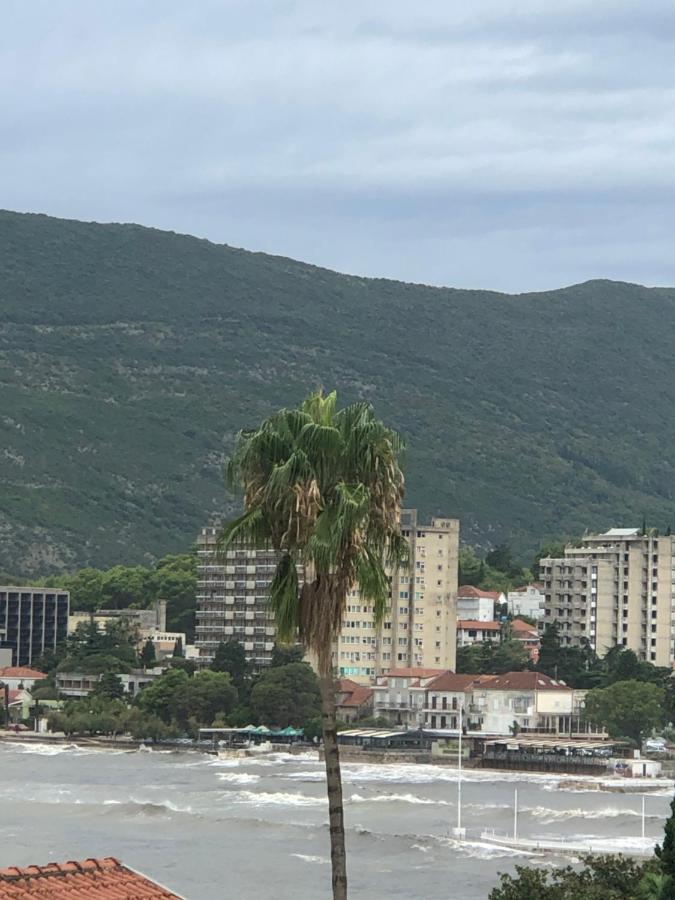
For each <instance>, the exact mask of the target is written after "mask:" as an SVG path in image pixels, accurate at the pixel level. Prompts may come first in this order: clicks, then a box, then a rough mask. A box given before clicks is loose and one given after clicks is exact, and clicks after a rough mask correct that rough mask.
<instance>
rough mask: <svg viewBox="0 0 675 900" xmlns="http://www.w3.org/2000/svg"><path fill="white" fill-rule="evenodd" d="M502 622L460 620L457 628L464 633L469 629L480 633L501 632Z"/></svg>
mask: <svg viewBox="0 0 675 900" xmlns="http://www.w3.org/2000/svg"><path fill="white" fill-rule="evenodd" d="M501 627H502V626H501V623H500V622H479V621H478V620H477V619H458V620H457V628H461V629H463V630H464V631H466V630H467V629H469V628H470V629H471V630H473V629H476V630H478V631H499V630H500V629H501Z"/></svg>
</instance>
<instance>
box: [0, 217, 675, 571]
mask: <svg viewBox="0 0 675 900" xmlns="http://www.w3.org/2000/svg"><path fill="white" fill-rule="evenodd" d="M674 338H675V290H672V289H647V288H644V287H640V286H638V285H630V284H623V283H615V282H609V281H593V282H588V283H586V284H581V285H575V286H573V287H569V288H565V289H563V290H558V291H551V292H547V293H539V294H521V295H518V296H511V295H504V294H497V293H491V292H486V291H470V290H452V289H438V288H430V287H425V286H421V285H412V284H403V283H400V282H393V281H386V280H383V279H366V278H356V277H350V276H346V275H340V274H337V273H335V272H330V271H327V270H324V269H319V268H316V267H313V266H310V265H305V264H302V263H299V262H294V261H293V260H289V259H283V258H279V257H272V256H267V255H264V254H260V253H249V252H247V251H244V250H236V249H233V248H231V247H227V246H218V245H214V244H211V243H209V242H207V241H204V240H198V239H196V238H192V237H187V236H183V235H177V234H173V233H167V232H161V231H157V230H154V229H149V228H141V227H138V226H135V225H98V224H90V223H83V222H74V221H65V220H60V219H54V218H49V217H47V216H40V215H25V214H17V213H11V212H0V429H1V433H0V434H1V437H0V440H1V444H0V538H1V540H0V569H4V570H5V571H8V572H12V573H15V574H17V575H19V574H31V573H37V572H41V573H45V572H47V571H54V570H58V569H60V568H63V567H66V568H71V567H74V566H76V565H83V564H89V563H92V564H97V565H109V564H112V563H115V562H118V561H126V562H133V561H147V560H149V559H151V558H154V557H156V556H158V555H161V554H163V553H166V552H172V551H176V550H180V549H182V548H185V547H186V546H188V545H189V544H190V543H191V541H192V540H193V539H194V537H195V534H196V532H197V530H198V528H199V527H200V526H201V524H202V523H205V522H207V521H208V520H209V519H210V517H211V516H212V515H213V514H214V513H216V512H218V511H220V510H223V508H224V492H223V487H222V474H221V464H222V460H223V458H224V455H225V454H226V452H227V448H228V446H229V445H230V442H231V439H232V436H233V433H234V432H235V431H236V430H237V429H238V428H240V427H241V426H244V425H248V424H254V423H256V422H257V421H258V419H259V418H260V417H261V416H263V415H265V414H267V413H268V412H269V411H270V410H272V409H274V408H275V407H278V406H281V405H284V404H291V403H295V402H296V401H297V400H299V399H300V398H301V397H302V396H303V395H304V394H305V393H306V391H307V390H308V389H310V388H312V387H314V386H315V385H317V384H323V385H324V386H326V387H328V388H332V387H337V388H338V389H339V391H340V394H341V400H342V401H346V400H351V399H353V398H357V397H361V398H368V399H370V400H372V401H373V402H374V403H375V405H376V408H377V411H378V413H379V414H380V415H382V416H383V417H386V418H387V419H388V420H390V421H391V422H392V423H393V424H394V425H395V426H396V427H398V428H399V429H400V430H401V431H402V432H403V434H404V435H405V437H406V439H407V443H408V454H407V456H408V461H407V473H408V497H407V500H408V502H409V503H410V504H411V505H416V506H418V507H419V508H420V509H421V510H422V511H423V512H424V514H427V515H428V514H432V513H437V512H442V513H445V514H449V515H457V516H459V517H460V518H461V519H462V526H463V536H464V538H465V539H467V540H470V541H473V542H477V543H483V544H488V543H490V542H495V541H496V540H502V539H507V540H510V541H511V542H512V543H513V545H514V546H515V547H516V548H517V549H521V550H527V549H530V548H532V547H534V546H536V545H537V544H538V543H539V540H540V539H545V538H547V537H550V536H554V535H566V534H576V533H579V532H581V531H582V530H583V529H584V528H585V527H587V526H588V527H592V528H595V527H605V526H609V525H611V524H617V525H619V524H621V525H639V524H640V523H641V522H642V519H643V516H646V517H647V519H648V521H649V524H650V525H656V526H660V527H665V526H667V525H668V524H669V523H671V522H672V523H673V524H675V455H674V453H673V448H675V414H674V410H675V374H674V373H673V345H674Z"/></svg>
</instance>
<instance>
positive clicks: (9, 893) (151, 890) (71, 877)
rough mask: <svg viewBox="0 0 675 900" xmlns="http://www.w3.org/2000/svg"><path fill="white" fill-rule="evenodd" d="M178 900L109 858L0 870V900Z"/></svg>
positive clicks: (176, 895)
mask: <svg viewBox="0 0 675 900" xmlns="http://www.w3.org/2000/svg"><path fill="white" fill-rule="evenodd" d="M31 898H32V900H181V898H180V897H179V895H178V894H173V893H171V891H169V890H167V889H166V888H164V887H162V886H161V885H159V884H156V883H155V882H154V881H150V879H148V878H145V877H144V876H143V875H140V874H139V873H138V872H134V870H133V869H128V868H127V867H126V866H123V865H122V863H120V862H119V861H118V860H116V859H114V858H113V857H112V856H110V857H107V858H106V859H85V860H84V861H83V862H73V861H70V862H65V863H49V864H48V865H46V866H26V867H25V868H19V867H17V866H10V867H9V868H7V869H0V900H31Z"/></svg>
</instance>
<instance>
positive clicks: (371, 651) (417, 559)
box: [334, 509, 459, 683]
mask: <svg viewBox="0 0 675 900" xmlns="http://www.w3.org/2000/svg"><path fill="white" fill-rule="evenodd" d="M401 530H402V532H403V536H404V537H405V538H406V539H407V541H408V543H409V547H410V555H409V563H408V565H407V566H405V567H401V568H400V569H399V570H398V571H395V572H392V573H391V576H390V579H391V591H390V605H389V607H388V609H387V613H386V615H385V617H384V620H383V621H382V622H381V623H380V624H379V625H376V624H375V619H374V616H373V607H372V606H371V605H369V604H368V603H366V602H365V601H364V600H363V599H362V598H361V595H360V593H359V590H358V586H357V587H355V589H354V590H353V591H351V592H350V595H349V597H348V598H347V605H346V610H345V615H344V622H343V628H342V632H341V634H340V636H339V639H338V641H337V644H336V647H335V652H334V661H335V668H336V670H337V672H338V674H339V675H340V677H346V678H351V679H353V680H354V681H357V682H361V683H368V682H371V681H372V680H373V679H374V678H376V677H377V676H378V675H381V674H386V673H387V672H388V671H389V670H390V669H394V668H395V669H400V668H420V667H421V668H435V669H454V668H455V656H456V641H457V638H456V631H457V614H456V597H457V577H458V558H459V521H458V520H457V519H449V518H445V517H434V518H432V520H431V522H430V523H429V524H424V523H422V522H421V521H419V520H418V515H417V510H416V509H405V510H402V512H401Z"/></svg>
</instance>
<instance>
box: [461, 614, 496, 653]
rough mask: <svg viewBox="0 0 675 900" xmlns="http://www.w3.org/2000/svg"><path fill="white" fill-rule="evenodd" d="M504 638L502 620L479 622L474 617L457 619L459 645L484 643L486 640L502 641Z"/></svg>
mask: <svg viewBox="0 0 675 900" xmlns="http://www.w3.org/2000/svg"><path fill="white" fill-rule="evenodd" d="M501 639H502V626H501V622H477V621H475V620H473V619H458V620H457V646H458V647H467V646H469V645H471V644H482V643H484V642H485V641H492V642H493V643H495V644H498V643H500V641H501Z"/></svg>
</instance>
